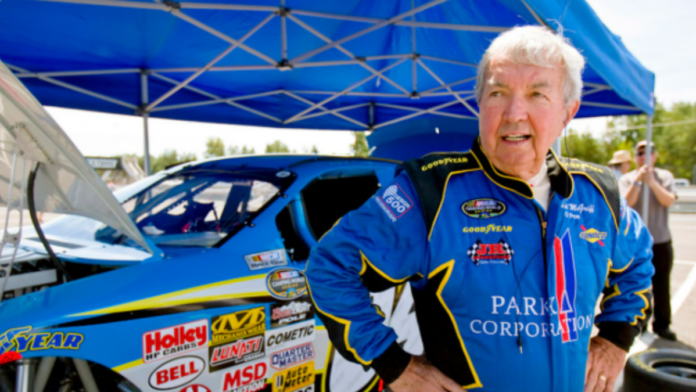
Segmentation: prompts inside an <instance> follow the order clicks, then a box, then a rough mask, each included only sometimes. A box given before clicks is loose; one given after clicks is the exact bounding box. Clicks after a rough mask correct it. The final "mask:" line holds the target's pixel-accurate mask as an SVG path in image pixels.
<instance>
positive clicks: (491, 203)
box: [462, 199, 507, 219]
mask: <svg viewBox="0 0 696 392" xmlns="http://www.w3.org/2000/svg"><path fill="white" fill-rule="evenodd" d="M506 209H507V208H506V206H505V203H503V202H502V201H500V200H496V199H473V200H469V201H465V202H464V203H462V212H463V213H464V214H466V216H469V217H471V218H475V219H488V218H494V217H496V216H500V215H503V214H504V213H505V210H506Z"/></svg>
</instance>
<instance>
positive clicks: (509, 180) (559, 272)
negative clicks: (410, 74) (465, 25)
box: [306, 27, 653, 392]
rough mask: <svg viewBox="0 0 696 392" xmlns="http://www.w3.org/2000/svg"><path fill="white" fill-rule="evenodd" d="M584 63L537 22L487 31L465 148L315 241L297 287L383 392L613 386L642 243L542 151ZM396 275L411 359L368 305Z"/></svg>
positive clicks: (612, 204) (630, 325) (640, 289)
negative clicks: (415, 339)
mask: <svg viewBox="0 0 696 392" xmlns="http://www.w3.org/2000/svg"><path fill="white" fill-rule="evenodd" d="M583 66H584V60H583V58H582V56H581V55H580V54H579V53H578V51H577V50H575V49H574V48H573V47H572V46H570V45H569V44H568V43H567V42H566V41H565V40H564V39H563V38H562V37H560V36H558V35H555V34H554V33H552V32H551V31H548V30H546V29H545V28H542V27H520V28H514V29H512V30H510V31H508V32H506V33H504V34H502V35H500V36H499V37H498V38H496V39H495V40H494V41H493V42H492V43H491V46H490V47H489V48H488V50H487V51H486V53H485V54H484V56H483V59H482V61H481V63H480V65H479V73H478V75H479V76H478V81H477V85H476V93H477V99H478V103H479V108H480V122H479V132H480V137H479V139H478V140H476V141H475V142H474V144H473V146H472V148H471V151H470V152H466V153H442V154H430V155H427V156H426V157H424V158H422V159H417V160H414V161H410V162H407V163H405V164H404V165H403V167H402V170H401V171H400V172H398V173H397V175H396V178H395V180H394V182H393V184H391V185H388V186H387V187H385V188H384V189H382V190H380V191H378V192H377V194H376V195H375V197H373V198H372V199H370V200H369V201H368V202H367V203H366V204H365V205H363V206H362V207H361V208H360V209H358V210H356V211H353V212H351V213H349V214H347V215H346V216H345V217H344V218H343V219H342V220H341V222H340V223H339V224H337V225H336V226H335V227H334V229H333V230H332V231H331V232H329V233H328V234H327V235H326V236H325V237H324V238H323V239H322V241H321V242H320V243H319V245H318V246H317V247H315V248H314V249H313V251H312V254H311V256H310V259H309V262H308V267H307V271H306V273H307V280H308V283H309V287H310V292H311V294H312V297H313V299H314V301H315V304H316V306H317V310H318V311H319V312H318V314H319V316H320V317H321V319H322V321H323V322H324V324H325V326H326V329H327V331H328V332H329V336H330V338H331V340H332V342H333V344H334V345H335V346H336V348H337V349H338V350H339V352H340V353H341V354H342V355H343V356H344V357H345V358H347V359H349V360H352V361H355V362H358V363H361V364H363V365H364V366H366V367H367V366H371V367H372V368H374V369H375V371H376V372H377V374H379V376H381V377H382V379H383V380H384V381H385V383H387V384H389V386H390V387H391V389H392V390H394V391H395V392H400V391H419V392H422V391H445V390H447V391H461V390H462V388H464V389H476V388H480V389H481V390H483V391H564V392H565V391H582V390H583V389H585V390H587V391H612V390H613V387H614V382H615V379H616V377H617V375H618V374H619V372H620V370H621V368H622V367H623V363H624V359H625V356H626V352H627V350H628V349H629V347H630V346H631V344H632V342H633V339H634V337H635V336H636V335H637V334H638V332H639V331H640V329H641V327H642V324H643V323H644V320H645V314H646V311H647V309H648V307H649V304H650V297H649V295H650V294H649V291H648V290H649V288H650V277H651V276H652V274H653V267H652V265H651V264H650V258H651V246H652V240H651V237H650V235H649V234H648V232H647V230H646V229H645V227H644V225H643V223H642V222H641V220H640V218H639V217H638V215H637V214H636V213H635V212H634V211H633V210H631V209H630V208H628V207H627V206H626V203H625V201H624V200H622V199H621V197H620V195H619V190H618V186H617V183H616V180H615V179H614V176H613V175H612V173H611V172H610V171H609V170H608V168H606V167H602V166H596V165H593V164H589V163H584V162H580V161H576V160H570V161H561V160H559V158H557V157H556V155H554V154H553V152H551V151H550V150H549V148H550V146H551V145H552V143H553V142H554V141H555V140H556V139H557V138H558V137H559V136H560V135H561V131H562V130H563V128H564V127H565V126H566V125H567V124H568V122H570V120H571V119H572V118H573V116H574V115H575V114H576V112H577V111H578V108H579V106H580V102H579V99H580V94H581V89H582V81H581V72H582V68H583ZM563 162H565V163H563ZM406 282H410V284H411V289H412V293H413V297H414V301H415V305H416V315H417V319H418V324H419V328H420V332H421V336H422V339H423V345H424V348H425V355H424V356H421V357H418V356H411V355H410V354H408V353H406V352H405V351H403V350H402V348H401V347H400V345H399V344H398V343H397V341H396V340H397V336H396V334H395V333H394V331H393V330H392V329H391V328H389V327H388V326H385V325H384V324H383V323H382V322H383V317H382V313H381V312H382V310H379V309H376V308H375V307H373V306H372V305H371V303H370V296H369V292H378V291H383V290H385V289H387V288H389V287H393V286H396V285H400V284H404V283H406ZM602 293H604V299H603V301H602V303H601V308H602V312H601V314H599V315H598V316H597V317H594V316H595V314H594V311H595V306H596V304H597V301H598V299H599V298H600V296H601V295H602ZM384 310H385V311H386V310H387V309H384ZM593 321H594V323H596V324H597V326H598V327H599V331H600V332H599V336H597V337H594V338H590V335H591V333H592V325H593Z"/></svg>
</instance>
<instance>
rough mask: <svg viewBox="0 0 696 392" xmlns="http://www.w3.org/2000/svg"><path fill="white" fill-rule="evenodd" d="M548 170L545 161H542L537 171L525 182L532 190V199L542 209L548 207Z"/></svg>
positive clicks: (549, 185)
mask: <svg viewBox="0 0 696 392" xmlns="http://www.w3.org/2000/svg"><path fill="white" fill-rule="evenodd" d="M548 170H549V169H548V167H547V166H546V162H544V164H543V165H542V166H541V170H539V173H538V174H537V175H536V176H534V177H532V178H530V179H529V180H528V181H527V184H529V186H531V187H532V191H534V200H536V202H537V203H539V205H540V206H541V207H542V208H544V211H548V209H549V198H550V196H551V181H550V180H549V173H548Z"/></svg>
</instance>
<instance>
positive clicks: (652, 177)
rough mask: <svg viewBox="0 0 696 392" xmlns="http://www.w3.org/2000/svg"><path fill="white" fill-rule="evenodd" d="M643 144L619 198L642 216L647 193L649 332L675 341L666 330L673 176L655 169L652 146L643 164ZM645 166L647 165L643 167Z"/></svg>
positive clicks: (669, 317) (623, 180) (622, 182)
mask: <svg viewBox="0 0 696 392" xmlns="http://www.w3.org/2000/svg"><path fill="white" fill-rule="evenodd" d="M646 144H647V142H646V141H645V140H643V141H641V142H639V143H638V144H637V145H636V164H637V169H636V170H633V171H631V172H628V173H626V174H625V175H624V176H623V177H621V179H620V180H619V188H620V190H621V195H622V196H623V197H625V198H626V202H627V203H628V205H629V206H630V207H631V208H634V209H635V210H636V211H638V213H639V214H641V215H642V211H641V210H642V208H641V206H642V205H643V191H642V189H643V187H644V186H647V187H648V188H650V189H649V192H648V194H649V198H648V208H649V210H648V211H649V214H648V219H647V220H646V219H645V217H644V216H641V217H642V218H643V220H644V221H645V222H646V224H647V225H648V230H649V231H650V234H652V236H653V240H654V245H653V260H652V262H653V265H654V266H655V275H654V276H653V278H652V281H653V295H654V301H655V307H654V310H655V313H654V316H655V317H654V319H653V331H654V332H655V333H656V334H657V335H658V336H659V337H661V338H663V339H668V340H677V335H676V334H675V333H674V332H672V330H670V329H669V325H670V323H671V320H672V308H671V306H670V295H669V275H670V273H671V272H672V262H673V259H674V252H673V250H672V235H671V234H670V232H669V225H668V218H669V212H668V208H669V207H670V206H671V205H672V203H674V201H675V200H676V199H677V194H676V191H675V189H674V175H673V174H672V173H671V172H670V171H669V170H665V169H660V168H656V167H655V161H656V160H657V151H655V147H654V144H653V143H652V142H651V143H650V151H651V154H650V155H651V157H650V159H649V160H646V157H645V146H646ZM646 161H647V162H649V163H646Z"/></svg>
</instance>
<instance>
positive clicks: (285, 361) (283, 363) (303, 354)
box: [270, 343, 314, 370]
mask: <svg viewBox="0 0 696 392" xmlns="http://www.w3.org/2000/svg"><path fill="white" fill-rule="evenodd" d="M310 359H314V346H313V345H312V343H305V344H301V345H299V346H295V347H290V348H288V349H285V350H283V351H278V352H277V353H275V354H273V355H271V361H270V363H271V366H272V367H274V368H276V369H278V370H283V369H285V368H287V367H290V366H293V365H296V364H298V363H300V362H304V361H308V360H310Z"/></svg>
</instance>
